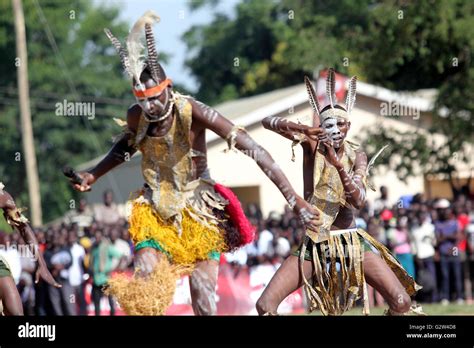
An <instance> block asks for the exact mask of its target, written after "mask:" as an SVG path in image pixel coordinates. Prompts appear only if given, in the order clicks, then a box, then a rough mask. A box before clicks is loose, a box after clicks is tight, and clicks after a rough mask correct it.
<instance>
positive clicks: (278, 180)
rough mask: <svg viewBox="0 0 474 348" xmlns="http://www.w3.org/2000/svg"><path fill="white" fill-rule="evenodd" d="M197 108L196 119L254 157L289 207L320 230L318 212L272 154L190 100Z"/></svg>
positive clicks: (216, 113)
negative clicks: (300, 194) (300, 193)
mask: <svg viewBox="0 0 474 348" xmlns="http://www.w3.org/2000/svg"><path fill="white" fill-rule="evenodd" d="M190 102H191V104H192V105H193V118H194V119H196V120H198V121H199V122H200V123H202V124H203V125H204V126H205V127H206V128H209V129H210V130H212V131H213V132H215V133H216V134H217V135H219V136H220V137H222V138H224V139H226V140H227V141H228V142H229V143H231V144H232V145H235V148H237V149H238V150H240V151H242V152H243V153H244V154H246V155H247V156H249V157H251V158H252V159H253V160H254V161H255V162H256V163H257V165H258V166H259V167H260V168H261V169H262V171H263V172H264V173H265V174H266V175H267V176H268V178H269V179H270V180H272V181H273V183H274V184H275V185H276V186H277V187H278V189H279V190H280V192H281V193H282V194H283V196H284V197H285V199H286V201H287V202H288V205H289V206H290V207H291V208H292V209H293V210H294V211H295V213H296V214H297V215H298V217H299V218H300V220H301V222H302V223H304V224H305V225H306V226H307V228H310V229H313V230H316V229H317V224H318V223H317V218H318V217H319V216H318V212H317V211H316V210H315V209H314V208H313V207H312V206H311V205H310V204H309V203H308V202H306V201H305V200H304V199H303V198H301V197H300V196H298V195H297V194H296V192H295V190H294V189H293V187H292V186H291V184H290V182H289V181H288V179H287V178H286V176H285V174H284V173H283V171H282V170H281V169H280V167H279V166H278V165H277V164H276V163H275V161H274V160H273V158H272V157H271V156H270V154H269V153H268V152H267V151H266V150H265V149H264V148H263V147H262V146H260V145H259V144H257V143H256V142H255V141H254V140H253V139H252V138H251V137H250V136H249V135H248V134H247V132H245V131H244V130H243V129H241V128H238V127H236V126H235V125H234V124H233V123H232V122H230V121H229V120H227V119H226V118H224V117H223V116H222V115H220V114H219V113H218V112H217V111H216V110H214V109H212V108H211V107H209V106H207V105H205V104H203V103H200V102H197V101H195V100H192V99H190Z"/></svg>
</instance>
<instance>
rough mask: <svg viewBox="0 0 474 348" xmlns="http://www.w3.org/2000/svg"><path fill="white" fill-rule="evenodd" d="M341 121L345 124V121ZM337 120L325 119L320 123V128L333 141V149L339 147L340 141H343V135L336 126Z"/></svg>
mask: <svg viewBox="0 0 474 348" xmlns="http://www.w3.org/2000/svg"><path fill="white" fill-rule="evenodd" d="M341 121H343V122H345V120H342V119H341ZM337 123H338V119H337V118H334V117H329V118H326V119H325V120H324V121H323V123H322V128H323V129H324V131H325V132H326V133H327V134H328V136H329V138H330V139H331V140H332V141H333V143H334V147H336V148H337V147H339V146H340V145H341V142H342V140H344V134H343V133H342V132H341V130H340V129H339V127H338V126H337Z"/></svg>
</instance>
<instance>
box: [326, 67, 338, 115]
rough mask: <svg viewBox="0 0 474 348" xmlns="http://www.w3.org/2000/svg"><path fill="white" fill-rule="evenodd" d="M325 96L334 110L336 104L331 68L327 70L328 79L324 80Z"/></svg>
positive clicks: (334, 84) (334, 81)
mask: <svg viewBox="0 0 474 348" xmlns="http://www.w3.org/2000/svg"><path fill="white" fill-rule="evenodd" d="M326 95H327V97H328V99H329V104H330V105H331V108H334V104H336V79H335V77H334V69H333V68H329V70H328V77H327V79H326Z"/></svg>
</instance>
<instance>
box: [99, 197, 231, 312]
mask: <svg viewBox="0 0 474 348" xmlns="http://www.w3.org/2000/svg"><path fill="white" fill-rule="evenodd" d="M131 204H132V206H131V215H130V217H129V225H130V228H129V231H130V236H131V238H132V240H133V242H134V244H135V245H136V247H138V246H140V245H142V246H151V247H154V248H155V249H158V250H160V251H161V252H163V253H164V254H165V255H166V256H167V258H166V257H163V258H161V259H160V261H159V262H158V263H157V265H156V266H155V268H154V270H153V272H152V273H150V274H149V275H148V276H147V277H142V276H139V275H138V273H137V272H135V274H134V275H133V277H132V278H130V276H127V275H125V274H118V275H115V276H113V277H112V278H111V279H110V280H109V283H108V288H107V290H106V293H107V294H110V295H113V296H115V298H116V299H117V301H118V303H119V304H120V307H121V308H122V309H123V310H124V311H125V313H126V314H127V315H163V314H165V312H166V309H167V308H168V307H169V306H170V305H171V303H172V300H173V295H174V292H175V289H176V281H177V280H178V279H179V278H180V277H181V276H183V275H185V274H189V273H191V272H192V269H193V265H194V264H195V263H196V262H197V261H200V260H207V259H209V255H210V254H212V253H216V252H222V251H225V250H226V243H225V240H224V233H223V231H221V229H220V228H218V227H217V226H206V225H205V224H203V223H201V222H200V221H197V219H195V218H193V216H196V215H194V214H193V211H192V209H191V208H186V209H184V210H183V213H182V221H181V233H179V232H178V229H177V227H176V226H175V225H174V224H172V223H166V222H165V221H163V219H161V218H160V216H159V215H158V214H157V213H156V212H155V211H154V209H153V208H152V206H151V204H150V203H148V202H146V201H140V200H133V201H132V202H131ZM137 249H138V248H137Z"/></svg>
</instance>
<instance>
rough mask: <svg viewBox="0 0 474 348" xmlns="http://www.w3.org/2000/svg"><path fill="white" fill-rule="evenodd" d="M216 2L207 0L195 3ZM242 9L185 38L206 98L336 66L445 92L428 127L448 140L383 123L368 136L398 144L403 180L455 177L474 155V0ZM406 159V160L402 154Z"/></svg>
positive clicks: (285, 3) (271, 4)
mask: <svg viewBox="0 0 474 348" xmlns="http://www.w3.org/2000/svg"><path fill="white" fill-rule="evenodd" d="M216 3H217V1H216V0H199V1H196V2H193V3H192V6H191V8H192V9H197V8H202V7H204V6H209V7H213V6H214V5H215V4H216ZM235 12H236V13H235V16H233V17H227V16H224V15H222V14H219V13H217V14H216V15H215V18H214V21H213V22H211V23H210V24H206V25H201V26H195V27H193V28H191V29H190V30H189V31H188V32H187V33H186V34H185V36H184V39H185V42H186V43H187V44H188V47H189V49H190V55H189V58H188V60H187V64H188V66H189V68H190V69H191V71H192V72H193V74H194V75H195V76H196V78H197V80H198V82H199V84H200V89H199V92H198V97H199V98H201V99H203V100H204V101H207V102H209V103H217V102H221V101H224V100H227V99H233V98H238V97H243V96H249V95H254V94H258V93H262V92H265V91H269V90H273V89H278V88H282V87H285V86H289V85H294V84H296V83H300V82H301V81H302V77H303V75H304V74H309V75H311V74H312V73H313V71H314V69H315V68H317V67H321V68H324V67H330V66H332V67H335V68H336V70H337V71H339V72H342V73H346V74H347V75H353V74H355V75H358V77H359V80H361V81H366V82H369V83H372V84H376V85H381V86H384V87H386V88H389V89H393V90H407V91H410V90H411V91H413V90H418V89H424V88H435V89H437V91H438V94H437V100H436V103H435V107H434V110H433V117H432V119H431V120H429V121H430V122H429V123H430V125H429V127H428V129H427V130H428V132H429V133H434V132H436V133H439V134H442V135H444V136H445V139H446V141H445V142H443V143H441V144H434V143H432V141H431V139H430V137H429V136H427V135H424V134H422V133H415V134H413V133H404V132H400V131H397V130H394V129H387V128H382V127H378V128H377V129H374V130H367V132H366V134H365V135H364V136H363V138H365V139H367V141H366V144H365V145H366V146H367V148H368V149H369V156H371V155H373V154H374V153H375V151H377V150H378V148H380V147H381V146H383V145H385V144H389V145H391V146H390V150H388V151H387V153H386V154H385V156H384V157H383V158H385V161H386V164H388V165H389V166H390V167H391V168H392V169H393V170H395V171H396V172H397V174H398V176H399V177H400V178H401V179H403V180H405V179H406V178H408V177H409V176H410V175H413V174H415V172H416V169H415V168H416V167H417V165H420V171H421V172H423V173H446V174H448V175H451V174H452V173H453V171H454V170H455V169H456V168H455V165H454V164H455V162H456V160H464V159H466V158H467V156H468V155H469V154H468V153H467V150H466V144H468V143H470V144H472V143H473V134H474V132H473V131H474V129H473V128H474V123H473V120H472V113H473V111H474V110H473V100H474V98H473V97H474V95H473V93H474V88H473V87H474V86H473V84H474V70H473V69H474V68H473V66H472V64H471V56H472V49H473V47H474V27H473V26H472V23H473V22H474V17H473V13H474V3H473V2H472V1H469V0H452V1H451V0H438V1H413V2H410V1H400V0H379V1H377V0H371V1H354V0H343V1H312V0H278V1H250V0H243V1H242V2H241V3H239V4H238V5H237V7H236V10H235ZM235 58H238V59H239V66H238V67H235V66H234V65H233V59H235ZM422 117H424V116H422ZM423 121H425V120H423ZM425 123H426V122H425ZM395 154H398V155H400V156H391V155H395ZM453 154H454V155H453ZM400 157H401V158H402V160H401V162H399V161H398V160H395V158H400ZM382 161H383V160H382Z"/></svg>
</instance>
